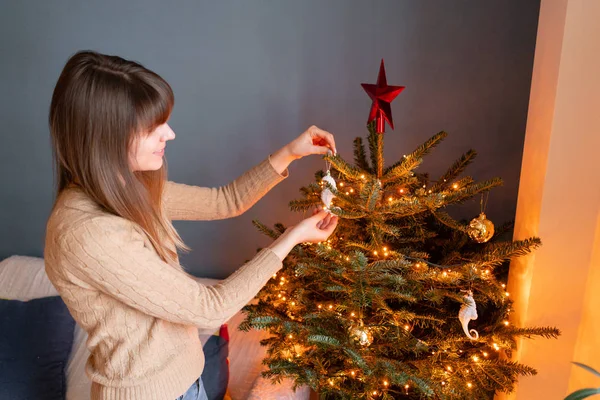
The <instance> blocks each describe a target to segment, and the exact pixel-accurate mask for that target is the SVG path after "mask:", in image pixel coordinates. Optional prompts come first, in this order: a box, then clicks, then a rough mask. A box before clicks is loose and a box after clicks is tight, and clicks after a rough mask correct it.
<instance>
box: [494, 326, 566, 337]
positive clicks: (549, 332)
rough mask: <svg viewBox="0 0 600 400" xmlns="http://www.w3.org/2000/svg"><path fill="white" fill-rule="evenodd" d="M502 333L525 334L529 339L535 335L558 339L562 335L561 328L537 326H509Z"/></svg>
mask: <svg viewBox="0 0 600 400" xmlns="http://www.w3.org/2000/svg"><path fill="white" fill-rule="evenodd" d="M502 333H503V334H504V333H506V334H508V335H512V336H523V337H525V338H527V339H531V338H532V337H533V336H541V337H543V338H546V339H556V338H558V337H559V336H560V335H561V332H560V329H557V328H553V327H550V326H547V327H536V328H517V327H508V328H504V329H503V330H502Z"/></svg>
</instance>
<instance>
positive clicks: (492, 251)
mask: <svg viewBox="0 0 600 400" xmlns="http://www.w3.org/2000/svg"><path fill="white" fill-rule="evenodd" d="M541 245H542V241H541V240H540V238H537V237H532V238H529V239H525V240H515V241H514V242H501V243H491V244H488V246H487V247H486V249H485V250H486V251H485V253H483V254H476V255H473V258H472V259H473V261H474V262H476V263H480V264H481V265H499V264H501V263H502V262H503V261H504V260H510V259H512V258H517V257H522V256H525V255H527V254H529V253H531V252H532V251H533V250H534V249H536V248H538V247H539V246H541Z"/></svg>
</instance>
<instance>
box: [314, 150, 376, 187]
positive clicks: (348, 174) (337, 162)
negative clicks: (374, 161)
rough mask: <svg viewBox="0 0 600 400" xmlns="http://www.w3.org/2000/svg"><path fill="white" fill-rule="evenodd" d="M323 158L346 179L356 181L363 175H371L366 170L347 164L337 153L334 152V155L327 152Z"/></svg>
mask: <svg viewBox="0 0 600 400" xmlns="http://www.w3.org/2000/svg"><path fill="white" fill-rule="evenodd" d="M323 159H324V160H326V161H329V162H330V163H331V166H332V167H333V168H334V169H336V170H337V171H339V173H340V174H341V175H342V176H344V177H345V179H347V180H350V181H354V182H357V181H361V180H362V176H363V175H364V176H367V175H371V174H370V173H369V172H368V171H365V170H364V169H361V168H358V167H354V166H352V165H350V164H348V163H347V162H346V161H344V160H343V159H342V157H340V155H339V154H336V155H335V156H333V155H330V154H327V155H325V156H323Z"/></svg>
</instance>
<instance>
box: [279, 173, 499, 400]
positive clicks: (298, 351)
mask: <svg viewBox="0 0 600 400" xmlns="http://www.w3.org/2000/svg"><path fill="white" fill-rule="evenodd" d="M361 179H363V180H365V179H366V177H365V175H364V174H363V175H361ZM444 182H446V180H444ZM320 185H321V186H323V182H320ZM338 185H339V187H340V188H345V194H346V195H350V194H353V193H355V191H354V188H352V187H349V186H348V185H346V184H345V183H344V182H339V183H338ZM451 187H452V189H454V190H459V189H460V188H461V186H460V185H459V184H458V183H453V184H452V186H451ZM423 189H426V185H423ZM398 193H399V194H400V195H406V194H409V193H410V192H409V190H408V189H406V188H399V189H398ZM428 193H429V194H431V193H432V190H431V189H429V190H428ZM442 194H443V193H442ZM387 200H388V201H389V202H393V201H394V200H396V199H395V198H394V197H393V196H389V197H388V199H387ZM323 208H325V207H323ZM318 245H322V246H325V247H326V248H327V249H329V250H331V249H332V244H331V239H329V240H327V241H325V242H319V243H318ZM380 254H381V255H380ZM372 255H373V256H374V257H376V258H379V257H383V258H387V257H389V256H390V255H392V256H393V255H397V253H395V252H394V251H393V250H392V249H390V248H389V246H388V245H385V246H382V247H381V248H380V249H379V250H373V251H372ZM341 257H342V256H340V258H341ZM344 258H345V260H346V261H350V257H349V256H346V257H344ZM426 266H431V267H436V268H434V269H433V273H434V274H435V275H436V276H438V279H441V280H442V282H443V281H444V280H445V279H448V280H451V279H453V278H455V275H457V274H458V272H456V271H454V270H453V269H452V268H443V267H442V266H439V265H437V264H434V263H431V262H428V261H426V260H416V262H415V263H414V264H413V265H412V267H413V268H414V269H415V270H417V271H419V270H421V269H422V268H424V267H426ZM439 267H442V268H439ZM471 269H472V272H474V273H476V274H478V275H479V277H480V278H481V279H490V278H492V276H493V275H492V274H491V270H490V269H489V268H485V269H483V270H481V269H478V268H477V267H474V266H472V267H471ZM296 276H297V274H296ZM277 278H279V280H278V283H276V286H277V290H276V291H277V292H278V293H277V297H276V299H277V304H275V305H287V307H288V310H287V311H288V315H289V317H290V319H292V320H296V319H298V317H297V316H295V315H294V314H293V312H294V311H296V310H295V309H296V306H299V304H298V303H297V301H296V300H294V299H291V298H289V296H290V295H289V294H288V293H287V287H286V286H287V284H288V279H287V278H286V276H285V275H284V274H283V273H280V274H277V273H276V274H274V275H273V279H275V280H276V279H277ZM501 286H502V289H506V284H504V283H502V284H501ZM504 296H505V297H506V298H508V297H509V296H510V294H509V292H507V291H505V292H504ZM337 309H338V305H337V304H336V303H335V302H333V303H331V302H330V303H327V302H325V303H319V302H317V303H316V309H315V310H313V311H315V312H336V313H337V314H338V315H340V316H341V313H340V312H338V311H337ZM347 312H348V316H349V318H350V319H358V318H361V317H362V314H361V313H360V312H358V311H353V310H350V311H347ZM507 312H510V308H509V309H507ZM501 323H502V325H504V326H509V325H510V322H509V321H508V319H504V320H503V321H502V322H501ZM403 329H404V331H406V332H407V333H410V332H412V330H413V326H411V325H410V324H404V325H403ZM285 338H286V341H287V342H290V345H291V348H292V349H293V351H289V352H288V353H286V355H289V357H287V359H288V361H292V359H293V358H292V357H296V358H297V357H301V356H302V354H303V352H304V351H305V350H306V349H305V348H304V347H302V346H300V345H299V344H298V343H297V342H295V339H296V337H295V336H294V335H293V334H288V335H287V336H286V337H285ZM488 346H489V347H490V349H483V350H481V349H478V350H477V353H476V354H473V355H471V356H470V357H469V358H468V359H469V360H470V361H471V362H472V366H471V368H470V369H469V368H457V367H456V366H455V367H453V366H452V365H450V364H448V365H446V366H445V367H444V368H443V376H444V378H443V379H442V380H441V381H440V385H441V386H443V387H446V388H449V387H450V386H451V385H452V383H451V381H452V378H453V377H454V376H455V375H456V374H465V375H469V374H471V370H472V371H473V372H475V371H476V368H477V367H478V364H479V363H481V362H482V361H483V360H486V359H488V358H489V357H490V356H491V354H492V352H500V350H501V349H502V347H501V346H500V345H499V344H498V343H496V342H492V343H490V344H488ZM439 353H446V354H447V353H448V351H447V350H444V351H443V352H439ZM458 353H459V354H460V353H464V351H463V350H460V349H459V350H458ZM431 354H432V355H436V354H437V353H436V351H432V352H431ZM455 363H458V362H456V361H455ZM463 363H464V361H463ZM346 377H351V378H354V379H360V378H361V377H360V371H359V370H348V371H344V373H342V374H340V375H339V376H337V377H329V378H327V381H328V383H329V385H330V386H332V387H335V386H336V384H337V382H338V380H340V379H345V378H346ZM381 379H382V380H381V387H380V388H379V390H373V391H372V392H371V394H372V395H373V396H378V395H382V394H383V393H384V392H385V391H387V390H389V388H390V381H389V380H388V379H387V378H381ZM461 384H462V382H461ZM464 385H465V386H466V388H467V389H473V388H474V384H473V383H472V382H470V381H467V382H466V383H465V384H464ZM411 387H412V386H411V384H410V383H406V384H405V385H404V386H403V389H404V391H405V393H406V394H407V395H408V394H409V390H410V389H411Z"/></svg>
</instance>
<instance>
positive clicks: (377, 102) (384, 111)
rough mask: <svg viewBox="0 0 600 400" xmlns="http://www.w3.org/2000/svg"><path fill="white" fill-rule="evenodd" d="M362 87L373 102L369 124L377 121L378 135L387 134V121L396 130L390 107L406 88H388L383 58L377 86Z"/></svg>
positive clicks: (363, 84)
mask: <svg viewBox="0 0 600 400" xmlns="http://www.w3.org/2000/svg"><path fill="white" fill-rule="evenodd" d="M360 85H361V86H362V87H363V89H365V91H366V92H367V94H368V95H369V97H370V98H371V99H372V100H373V104H372V105H371V112H370V113H369V120H368V121H367V124H369V123H371V121H373V120H376V121H377V133H384V132H385V121H387V122H388V124H389V125H390V127H391V128H392V129H394V120H393V119H392V109H391V107H390V103H391V102H392V101H393V100H394V99H395V98H396V96H398V95H399V94H400V92H402V91H403V90H404V86H388V84H387V79H386V77H385V67H384V65H383V58H382V59H381V66H380V67H379V76H378V77H377V85H372V84H369V83H361V84H360Z"/></svg>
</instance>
